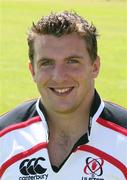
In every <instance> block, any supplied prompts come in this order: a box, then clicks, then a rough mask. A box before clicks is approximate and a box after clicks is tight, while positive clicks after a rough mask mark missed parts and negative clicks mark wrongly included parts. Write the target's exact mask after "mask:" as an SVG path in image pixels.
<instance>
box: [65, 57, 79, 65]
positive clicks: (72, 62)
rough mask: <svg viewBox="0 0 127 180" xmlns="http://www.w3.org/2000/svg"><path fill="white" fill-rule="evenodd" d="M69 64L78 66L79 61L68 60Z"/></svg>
mask: <svg viewBox="0 0 127 180" xmlns="http://www.w3.org/2000/svg"><path fill="white" fill-rule="evenodd" d="M67 63H68V64H78V63H79V60H78V59H74V58H72V59H68V60H67Z"/></svg>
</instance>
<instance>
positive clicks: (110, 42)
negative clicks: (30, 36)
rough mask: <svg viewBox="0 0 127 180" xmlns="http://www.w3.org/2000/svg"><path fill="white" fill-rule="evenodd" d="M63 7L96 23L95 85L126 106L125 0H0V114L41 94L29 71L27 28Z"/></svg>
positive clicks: (112, 99)
mask: <svg viewBox="0 0 127 180" xmlns="http://www.w3.org/2000/svg"><path fill="white" fill-rule="evenodd" d="M62 10H75V11H76V12H77V13H79V14H81V15H82V16H84V17H86V18H87V20H88V21H92V22H93V23H94V24H95V25H96V27H97V29H98V32H99V34H100V37H99V39H98V48H99V55H100V57H101V72H100V76H99V78H98V79H97V80H96V88H97V90H98V91H99V93H100V94H101V96H102V97H103V99H104V100H108V101H113V102H115V103H116V104H120V105H121V106H124V107H127V0H100V1H99V0H70V1H69V0H64V1H63V0H62V1H61V0H0V114H2V113H5V112H6V111H9V110H11V109H12V108H14V107H15V106H16V105H18V104H20V103H22V102H23V101H26V100H29V99H32V98H35V97H38V96H39V94H38V92H37V89H36V86H35V84H34V83H33V81H32V77H31V75H30V73H29V71H28V55H27V51H28V47H27V41H26V38H27V32H28V30H29V28H30V27H31V24H32V22H33V21H34V22H36V21H37V20H38V19H40V17H41V16H42V15H47V14H48V13H49V12H51V11H52V12H56V11H62Z"/></svg>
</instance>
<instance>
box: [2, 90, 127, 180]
mask: <svg viewBox="0 0 127 180" xmlns="http://www.w3.org/2000/svg"><path fill="white" fill-rule="evenodd" d="M40 103H41V102H40V101H39V100H32V101H29V102H26V103H24V104H22V105H20V106H18V107H17V108H16V109H14V110H13V111H11V112H9V113H7V114H5V115H3V116H1V118H0V177H1V178H0V179H1V180H40V179H43V180H127V110H125V109H124V108H121V107H119V106H117V105H114V104H112V103H109V102H103V101H101V100H100V97H99V95H98V94H97V92H96V91H95V97H94V101H93V104H92V107H91V112H90V123H89V134H84V136H83V137H81V138H80V139H79V141H78V142H76V144H75V146H74V147H73V149H72V151H71V153H70V155H69V156H68V158H67V159H66V160H65V161H64V162H63V163H62V165H61V166H60V168H59V169H57V170H56V168H55V167H53V165H51V163H50V159H49V155H48V150H47V146H48V126H47V121H46V114H45V112H44V109H43V108H40V105H39V104H40ZM75 131H76V130H75ZM54 151H55V150H54Z"/></svg>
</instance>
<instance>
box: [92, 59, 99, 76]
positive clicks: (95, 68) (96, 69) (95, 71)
mask: <svg viewBox="0 0 127 180" xmlns="http://www.w3.org/2000/svg"><path fill="white" fill-rule="evenodd" d="M99 71H100V57H99V56H97V58H96V60H95V61H94V62H93V78H96V77H97V76H98V74H99Z"/></svg>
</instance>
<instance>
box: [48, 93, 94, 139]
mask: <svg viewBox="0 0 127 180" xmlns="http://www.w3.org/2000/svg"><path fill="white" fill-rule="evenodd" d="M93 96H94V93H93V94H92V96H90V98H87V99H88V100H87V101H85V102H84V103H83V105H82V106H81V107H80V108H78V109H77V110H76V111H74V112H71V113H67V114H66V113H55V112H51V111H48V112H47V115H48V117H47V119H48V126H49V132H50V135H51V136H55V137H57V136H64V135H65V136H67V137H71V136H75V137H76V136H77V137H81V136H82V135H83V134H84V133H85V132H87V131H88V123H89V114H90V108H91V104H92V101H93Z"/></svg>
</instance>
